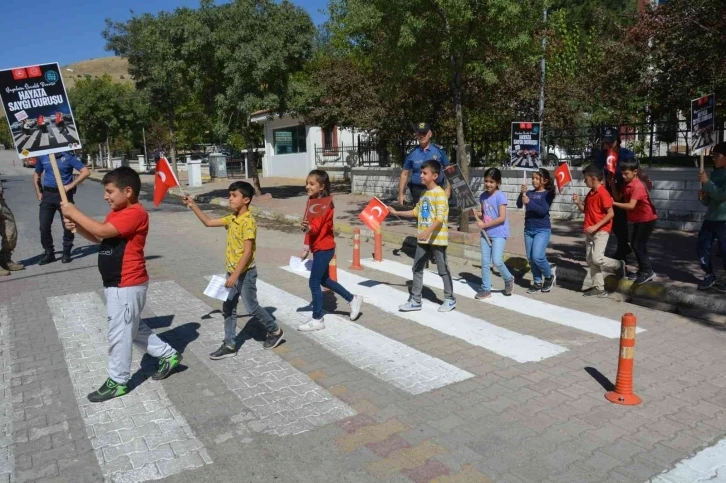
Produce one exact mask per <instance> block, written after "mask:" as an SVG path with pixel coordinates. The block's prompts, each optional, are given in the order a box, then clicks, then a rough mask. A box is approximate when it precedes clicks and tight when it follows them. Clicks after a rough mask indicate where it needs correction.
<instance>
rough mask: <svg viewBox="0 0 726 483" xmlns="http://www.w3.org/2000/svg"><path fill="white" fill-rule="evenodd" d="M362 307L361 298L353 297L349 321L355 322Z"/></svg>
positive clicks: (358, 296)
mask: <svg viewBox="0 0 726 483" xmlns="http://www.w3.org/2000/svg"><path fill="white" fill-rule="evenodd" d="M361 305H363V297H361V296H360V295H355V296H354V297H353V300H351V301H350V320H355V319H357V318H358V316H359V315H360V306H361Z"/></svg>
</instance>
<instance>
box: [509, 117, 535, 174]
mask: <svg viewBox="0 0 726 483" xmlns="http://www.w3.org/2000/svg"><path fill="white" fill-rule="evenodd" d="M541 127H542V123H541V122H513V123H512V139H511V141H512V144H511V164H512V167H513V168H514V169H521V170H525V171H535V170H537V169H539V168H540V167H541V166H542V160H541V158H540V154H541V152H542V149H541V147H542V143H541V137H540V135H541Z"/></svg>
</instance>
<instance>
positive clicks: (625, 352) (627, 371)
mask: <svg viewBox="0 0 726 483" xmlns="http://www.w3.org/2000/svg"><path fill="white" fill-rule="evenodd" d="M636 322H637V319H636V318H635V316H634V315H633V314H629V313H628V314H625V315H623V318H622V321H621V323H622V325H621V329H620V358H619V359H618V376H617V379H616V380H615V390H614V391H610V392H607V393H605V398H606V399H607V400H608V401H610V402H614V403H615V404H624V405H626V406H635V405H636V404H640V401H641V400H640V398H639V397H638V396H636V395H635V394H633V362H634V357H635V327H636Z"/></svg>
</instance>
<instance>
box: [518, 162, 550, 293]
mask: <svg viewBox="0 0 726 483" xmlns="http://www.w3.org/2000/svg"><path fill="white" fill-rule="evenodd" d="M532 188H534V189H532V190H529V191H527V185H526V184H523V185H522V191H521V193H520V194H519V198H518V199H517V208H521V207H522V206H525V207H526V211H525V213H524V246H525V250H526V252H527V260H529V266H530V267H531V269H532V277H533V278H534V283H533V285H532V286H531V287H530V288H529V290H527V293H536V292H539V291H542V292H549V291H550V290H552V286H553V285H554V284H555V277H556V275H555V274H554V273H552V269H551V268H550V263H549V262H548V261H547V253H546V252H547V245H548V244H549V242H550V236H551V235H552V225H551V223H550V206H552V202H553V201H554V199H555V187H554V184H553V183H552V178H551V177H550V172H549V171H547V170H546V169H544V168H540V169H538V170H537V171H535V172H534V173H532ZM543 276H544V282H543V281H542V277H543Z"/></svg>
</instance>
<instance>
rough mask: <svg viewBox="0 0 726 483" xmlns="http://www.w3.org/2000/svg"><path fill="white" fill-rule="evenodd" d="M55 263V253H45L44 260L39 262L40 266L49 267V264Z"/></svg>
mask: <svg viewBox="0 0 726 483" xmlns="http://www.w3.org/2000/svg"><path fill="white" fill-rule="evenodd" d="M53 262H55V253H53V252H45V253H44V254H43V255H42V258H41V259H40V261H39V262H38V265H47V264H49V263H53Z"/></svg>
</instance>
